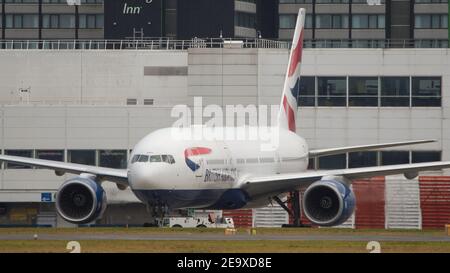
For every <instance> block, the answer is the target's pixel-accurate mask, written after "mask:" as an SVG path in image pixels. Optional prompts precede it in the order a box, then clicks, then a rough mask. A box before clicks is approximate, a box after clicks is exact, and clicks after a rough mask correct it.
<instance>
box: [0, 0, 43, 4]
mask: <svg viewBox="0 0 450 273" xmlns="http://www.w3.org/2000/svg"><path fill="white" fill-rule="evenodd" d="M5 2H6V3H13V4H37V3H39V0H5Z"/></svg>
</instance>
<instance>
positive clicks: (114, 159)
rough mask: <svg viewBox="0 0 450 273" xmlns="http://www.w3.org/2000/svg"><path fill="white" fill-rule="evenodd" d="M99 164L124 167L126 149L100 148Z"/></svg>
mask: <svg viewBox="0 0 450 273" xmlns="http://www.w3.org/2000/svg"><path fill="white" fill-rule="evenodd" d="M99 165H100V167H108V168H114V169H126V168H127V150H100V151H99Z"/></svg>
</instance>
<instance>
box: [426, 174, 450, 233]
mask: <svg viewBox="0 0 450 273" xmlns="http://www.w3.org/2000/svg"><path fill="white" fill-rule="evenodd" d="M419 187H420V209H421V211H422V228H444V225H445V224H449V223H450V177H449V176H421V177H419Z"/></svg>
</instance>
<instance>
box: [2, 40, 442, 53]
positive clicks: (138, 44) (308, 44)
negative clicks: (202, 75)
mask: <svg viewBox="0 0 450 273" xmlns="http://www.w3.org/2000/svg"><path fill="white" fill-rule="evenodd" d="M448 45H449V43H448V40H438V39H434V40H430V39H426V40H421V39H415V40H393V39H386V40H357V39H353V40H348V39H346V40H345V39H343V40H305V42H304V47H305V48H448ZM289 47H290V43H289V42H286V41H276V40H267V39H257V38H245V39H238V38H233V39H231V38H226V39H225V38H224V39H222V38H205V39H199V38H194V39H191V40H172V39H169V38H146V39H139V40H133V39H129V40H0V49H22V50H32V49H43V50H66V49H71V50H73V49H82V50H187V49H189V48H281V49H287V48H289Z"/></svg>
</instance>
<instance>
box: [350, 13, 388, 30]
mask: <svg viewBox="0 0 450 273" xmlns="http://www.w3.org/2000/svg"><path fill="white" fill-rule="evenodd" d="M384 27H385V16H384V15H382V14H354V15H352V28H384Z"/></svg>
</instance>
